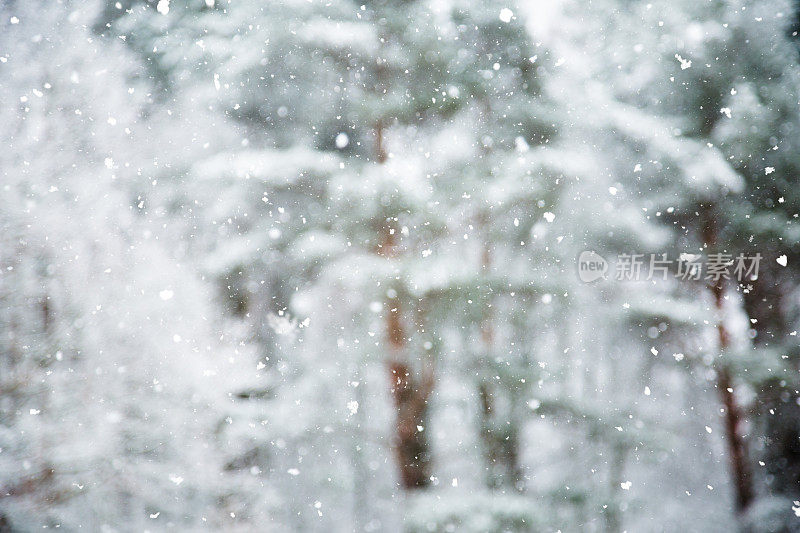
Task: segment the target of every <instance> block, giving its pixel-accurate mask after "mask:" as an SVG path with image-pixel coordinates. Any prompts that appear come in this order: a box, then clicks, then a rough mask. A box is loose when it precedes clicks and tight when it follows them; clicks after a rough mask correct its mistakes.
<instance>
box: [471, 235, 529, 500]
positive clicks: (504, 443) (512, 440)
mask: <svg viewBox="0 0 800 533" xmlns="http://www.w3.org/2000/svg"><path fill="white" fill-rule="evenodd" d="M484 224H485V222H482V225H484ZM488 243H489V241H488V239H487V241H486V244H485V245H484V248H483V252H482V256H481V271H482V272H483V274H484V279H487V275H488V273H489V270H490V269H491V266H492V252H491V248H490V245H489V244H488ZM493 300H494V299H493V298H492V297H491V295H490V296H489V297H488V299H487V303H486V309H485V311H484V316H483V320H482V322H481V343H482V345H483V353H484V358H485V359H486V361H487V362H488V363H489V364H490V365H491V361H492V358H493V356H494V342H495V332H494V316H493V304H494V301H493ZM492 385H493V384H492V383H491V381H490V380H488V379H482V380H481V382H480V383H479V385H478V397H479V399H480V439H481V444H482V448H483V456H484V463H485V465H486V485H487V486H488V487H489V488H493V489H495V488H502V487H510V488H513V489H514V490H520V489H521V487H522V470H521V468H520V466H519V432H518V428H517V423H516V422H517V421H516V420H514V419H513V418H512V413H513V411H514V409H513V406H511V408H510V409H508V411H507V415H508V416H507V417H505V418H503V417H502V414H501V413H498V410H497V405H496V403H497V402H496V398H495V396H496V394H497V390H496V387H493V386H492ZM512 401H513V400H512Z"/></svg>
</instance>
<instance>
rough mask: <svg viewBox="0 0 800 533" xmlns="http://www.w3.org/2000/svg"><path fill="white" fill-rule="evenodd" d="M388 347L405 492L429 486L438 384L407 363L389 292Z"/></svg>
mask: <svg viewBox="0 0 800 533" xmlns="http://www.w3.org/2000/svg"><path fill="white" fill-rule="evenodd" d="M383 128H384V126H383V123H382V121H378V123H377V124H376V127H375V157H376V161H377V162H378V163H380V164H382V163H384V162H385V161H386V159H387V157H388V156H387V153H386V150H385V148H384V145H383ZM381 231H382V232H383V235H382V240H381V244H380V247H379V250H378V253H379V255H381V256H383V257H385V258H387V259H391V258H393V257H395V256H396V253H397V250H396V242H395V241H396V237H397V231H396V229H395V228H394V227H392V224H391V223H390V221H389V220H387V221H385V225H384V227H383V228H382V230H381ZM385 324H386V344H387V348H388V350H387V351H388V368H389V378H390V385H391V389H390V390H391V393H392V399H393V401H394V408H395V431H394V433H395V434H394V439H393V440H394V442H393V446H394V453H395V458H396V461H397V467H398V470H399V473H400V482H401V485H402V487H403V489H405V490H414V489H419V488H424V487H426V486H428V485H429V484H430V478H431V455H430V447H429V445H428V440H427V434H426V433H425V430H426V425H427V414H428V399H429V397H430V395H431V392H433V387H434V383H435V378H434V373H433V366H432V365H431V364H430V362H429V361H426V364H423V365H422V366H423V368H422V369H421V370H420V371H419V374H418V375H417V374H416V373H415V371H414V369H413V368H412V366H411V365H410V364H409V363H408V362H407V360H408V353H407V352H408V338H407V336H406V333H405V330H404V328H403V314H402V306H401V300H400V295H399V294H397V293H396V292H394V291H393V290H390V291H389V293H388V296H387V299H386V318H385Z"/></svg>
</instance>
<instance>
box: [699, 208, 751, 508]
mask: <svg viewBox="0 0 800 533" xmlns="http://www.w3.org/2000/svg"><path fill="white" fill-rule="evenodd" d="M704 215H705V224H704V226H703V243H704V244H705V246H706V250H709V251H710V250H713V249H714V247H715V246H716V244H717V233H718V230H717V227H716V217H715V216H714V213H713V208H712V207H709V206H706V208H705V210H704ZM709 289H710V290H711V293H712V295H713V297H714V307H715V309H716V312H717V334H718V342H719V351H720V354H722V355H724V354H725V352H726V351H727V350H728V349H729V348H730V346H731V338H730V333H729V332H728V329H727V327H726V325H725V320H724V303H725V279H724V278H722V277H720V278H719V279H717V280H715V281H713V282H712V283H711V284H710V285H709ZM715 371H716V373H717V393H718V394H719V396H720V400H721V401H722V405H723V408H724V410H725V444H726V446H727V449H728V458H729V460H730V468H731V477H732V481H733V487H734V491H735V509H736V512H737V513H738V514H741V513H743V512H744V511H745V510H746V509H747V508H748V506H749V505H750V504H751V503H752V501H753V498H754V490H753V475H752V472H751V468H750V464H749V462H748V461H749V456H748V452H747V441H746V440H745V437H744V435H743V433H742V424H743V422H744V415H743V414H742V410H741V408H740V407H739V405H738V403H737V402H736V396H735V394H734V391H733V376H732V375H731V370H730V364H729V362H728V361H727V360H720V359H719V358H718V359H717V364H716V367H715Z"/></svg>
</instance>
